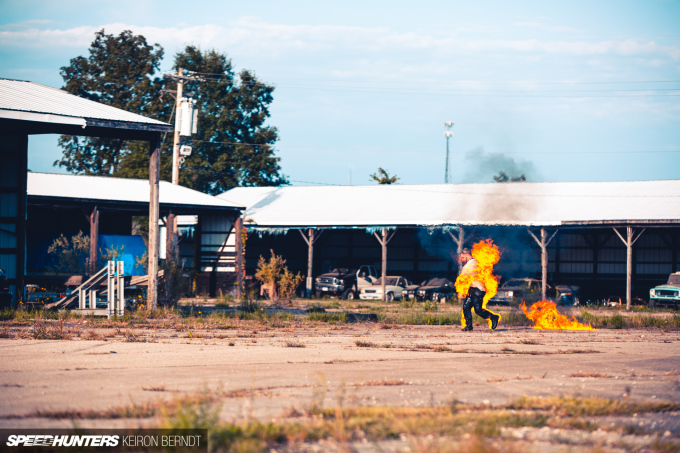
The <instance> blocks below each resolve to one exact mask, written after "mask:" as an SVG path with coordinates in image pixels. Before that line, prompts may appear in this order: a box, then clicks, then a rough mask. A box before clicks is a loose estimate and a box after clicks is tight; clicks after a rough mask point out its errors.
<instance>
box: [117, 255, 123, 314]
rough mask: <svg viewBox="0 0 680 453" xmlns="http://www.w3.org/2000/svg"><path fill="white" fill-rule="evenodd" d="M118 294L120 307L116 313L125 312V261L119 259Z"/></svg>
mask: <svg viewBox="0 0 680 453" xmlns="http://www.w3.org/2000/svg"><path fill="white" fill-rule="evenodd" d="M116 293H117V294H116V296H117V299H118V309H117V312H116V314H117V315H118V316H123V315H124V314H125V262H124V261H118V262H117V266H116Z"/></svg>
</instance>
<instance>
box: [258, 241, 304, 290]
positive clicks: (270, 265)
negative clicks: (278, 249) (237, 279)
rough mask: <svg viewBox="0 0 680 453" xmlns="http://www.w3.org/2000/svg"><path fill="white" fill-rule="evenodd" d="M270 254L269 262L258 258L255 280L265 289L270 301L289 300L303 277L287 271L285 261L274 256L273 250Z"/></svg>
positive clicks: (280, 257)
mask: <svg viewBox="0 0 680 453" xmlns="http://www.w3.org/2000/svg"><path fill="white" fill-rule="evenodd" d="M271 254H272V256H271V258H269V261H267V260H265V259H264V257H262V256H260V260H259V261H258V262H257V272H256V273H255V278H257V279H258V280H259V281H260V282H261V283H262V285H264V286H265V287H267V289H268V294H267V295H268V296H269V299H270V300H272V301H277V300H279V298H280V299H283V300H290V296H291V295H292V294H293V293H294V292H295V289H296V288H297V287H298V285H299V284H300V282H302V280H303V277H302V275H300V274H299V273H298V274H293V273H292V272H291V271H289V270H288V267H286V260H285V259H283V257H282V256H278V255H276V254H275V253H274V250H271Z"/></svg>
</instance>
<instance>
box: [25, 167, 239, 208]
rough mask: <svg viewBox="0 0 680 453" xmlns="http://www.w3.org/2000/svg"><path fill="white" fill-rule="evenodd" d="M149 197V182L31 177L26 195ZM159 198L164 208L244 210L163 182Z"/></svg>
mask: <svg viewBox="0 0 680 453" xmlns="http://www.w3.org/2000/svg"><path fill="white" fill-rule="evenodd" d="M149 193H150V190H149V181H148V180H146V179H127V178H113V177H110V176H83V175H63V174H53V173H35V172H29V173H28V181H27V194H28V196H29V197H31V196H36V197H54V198H72V199H78V200H102V201H113V202H116V201H117V202H121V203H122V202H133V203H135V202H137V203H149V197H150V195H149ZM159 198H160V204H161V206H162V205H164V204H166V205H175V206H177V205H184V206H197V207H210V208H231V209H235V208H236V209H238V208H241V206H239V205H235V204H233V203H230V202H229V201H226V200H224V199H220V198H217V197H213V196H212V195H208V194H205V193H203V192H199V191H197V190H193V189H189V188H187V187H183V186H178V185H174V184H172V183H169V182H167V181H161V182H160V186H159Z"/></svg>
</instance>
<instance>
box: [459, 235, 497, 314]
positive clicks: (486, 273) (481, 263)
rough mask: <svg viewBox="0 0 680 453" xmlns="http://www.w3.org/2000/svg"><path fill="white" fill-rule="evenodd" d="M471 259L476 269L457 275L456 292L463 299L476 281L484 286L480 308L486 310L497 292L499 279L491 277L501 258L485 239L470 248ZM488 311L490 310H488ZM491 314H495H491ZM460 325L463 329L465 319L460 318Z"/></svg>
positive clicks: (490, 241)
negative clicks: (484, 291) (475, 263)
mask: <svg viewBox="0 0 680 453" xmlns="http://www.w3.org/2000/svg"><path fill="white" fill-rule="evenodd" d="M470 254H471V255H472V257H473V258H474V259H475V260H477V269H476V270H475V271H474V272H473V273H471V274H465V275H459V276H458V278H457V279H456V291H457V292H458V294H460V295H462V296H463V297H465V296H467V294H468V292H469V291H470V286H471V285H472V282H473V281H475V280H478V281H480V282H482V283H483V284H484V287H485V288H486V294H485V295H484V300H483V301H482V307H483V308H485V309H486V304H487V302H489V300H491V298H492V297H493V296H495V295H496V292H497V291H498V280H499V278H498V277H496V276H495V275H493V265H494V264H496V263H497V262H498V261H499V260H500V258H501V252H500V251H499V250H498V246H496V245H495V244H494V243H493V241H492V240H491V239H485V240H483V241H479V242H477V243H476V244H475V245H473V246H472V252H471V253H470ZM489 311H490V310H489ZM491 313H493V314H497V313H494V312H491ZM460 323H461V325H462V326H463V327H465V317H464V316H461V319H460ZM489 327H491V320H489Z"/></svg>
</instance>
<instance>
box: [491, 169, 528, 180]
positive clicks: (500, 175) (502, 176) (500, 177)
mask: <svg viewBox="0 0 680 453" xmlns="http://www.w3.org/2000/svg"><path fill="white" fill-rule="evenodd" d="M493 180H494V181H495V182H526V180H527V178H526V176H524V175H523V174H522V175H519V176H512V177H510V176H508V175H507V174H506V173H505V172H504V171H501V172H498V175H496V176H494V177H493Z"/></svg>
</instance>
